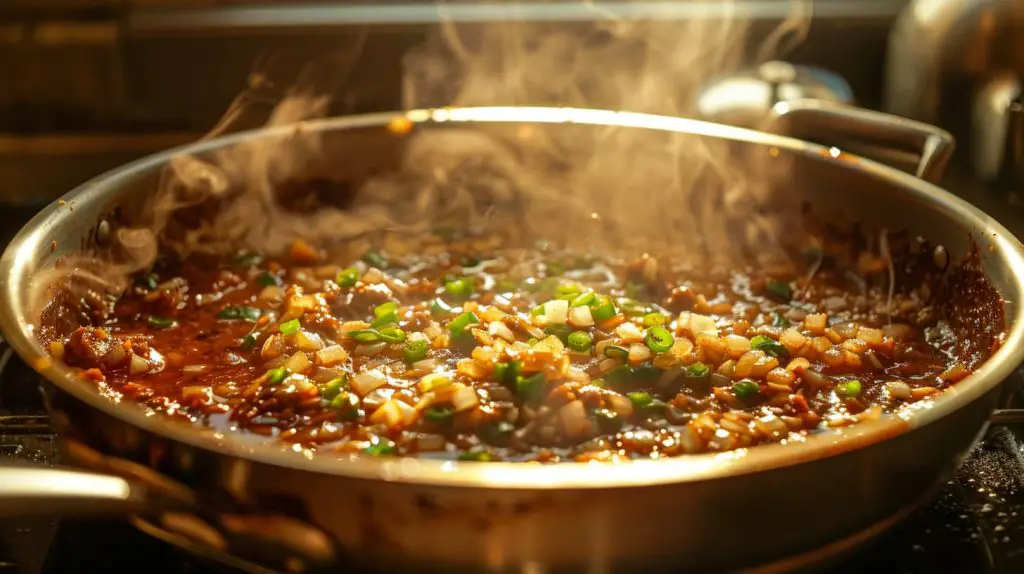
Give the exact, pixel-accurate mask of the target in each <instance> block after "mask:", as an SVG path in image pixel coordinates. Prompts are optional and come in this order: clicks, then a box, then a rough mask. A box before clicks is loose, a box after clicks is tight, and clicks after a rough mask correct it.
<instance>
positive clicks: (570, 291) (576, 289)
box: [555, 281, 581, 301]
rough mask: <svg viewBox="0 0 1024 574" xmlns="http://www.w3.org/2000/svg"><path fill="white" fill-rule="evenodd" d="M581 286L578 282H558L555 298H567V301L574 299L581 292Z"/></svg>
mask: <svg viewBox="0 0 1024 574" xmlns="http://www.w3.org/2000/svg"><path fill="white" fill-rule="evenodd" d="M580 291H581V289H580V286H579V284H578V283H572V282H568V281H564V282H562V283H559V284H558V287H556V288H555V299H565V300H566V301H572V300H573V299H575V298H576V297H577V296H578V295H579V294H580Z"/></svg>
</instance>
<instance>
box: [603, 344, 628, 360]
mask: <svg viewBox="0 0 1024 574" xmlns="http://www.w3.org/2000/svg"><path fill="white" fill-rule="evenodd" d="M604 356H605V357H608V358H609V359H626V358H627V357H629V349H627V348H625V347H620V346H618V345H608V346H607V347H605V348H604Z"/></svg>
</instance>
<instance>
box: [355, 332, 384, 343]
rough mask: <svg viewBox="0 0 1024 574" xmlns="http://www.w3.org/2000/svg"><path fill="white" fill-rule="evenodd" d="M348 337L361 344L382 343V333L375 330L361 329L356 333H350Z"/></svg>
mask: <svg viewBox="0 0 1024 574" xmlns="http://www.w3.org/2000/svg"><path fill="white" fill-rule="evenodd" d="M348 336H349V337H352V338H353V339H355V340H356V341H359V342H360V343H376V342H377V341H380V333H378V332H377V331H376V330H374V329H359V330H356V331H349V332H348Z"/></svg>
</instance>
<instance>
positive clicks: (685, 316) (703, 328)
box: [679, 311, 718, 337]
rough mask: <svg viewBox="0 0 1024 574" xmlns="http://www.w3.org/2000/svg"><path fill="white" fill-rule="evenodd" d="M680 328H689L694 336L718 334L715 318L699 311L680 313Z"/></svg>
mask: <svg viewBox="0 0 1024 574" xmlns="http://www.w3.org/2000/svg"><path fill="white" fill-rule="evenodd" d="M679 328H680V329H683V330H689V331H690V333H691V334H692V335H693V336H694V337H696V336H697V335H702V334H704V335H714V336H716V337H717V336H718V326H717V325H716V324H715V320H714V318H712V317H709V316H707V315H701V314H699V313H691V312H689V311H683V312H682V313H680V314H679Z"/></svg>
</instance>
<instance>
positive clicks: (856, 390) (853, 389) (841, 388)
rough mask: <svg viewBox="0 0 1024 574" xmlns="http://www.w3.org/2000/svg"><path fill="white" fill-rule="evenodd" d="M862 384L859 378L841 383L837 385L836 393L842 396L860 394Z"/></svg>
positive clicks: (849, 396) (850, 396)
mask: <svg viewBox="0 0 1024 574" xmlns="http://www.w3.org/2000/svg"><path fill="white" fill-rule="evenodd" d="M860 391H861V384H860V381H858V380H857V379H853V380H850V381H846V382H843V383H839V384H838V385H836V394H838V395H839V396H841V397H846V398H853V397H856V396H859V395H860Z"/></svg>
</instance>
